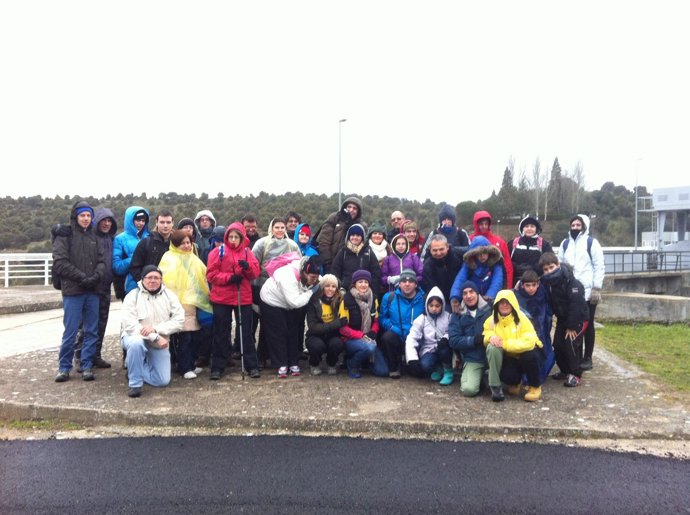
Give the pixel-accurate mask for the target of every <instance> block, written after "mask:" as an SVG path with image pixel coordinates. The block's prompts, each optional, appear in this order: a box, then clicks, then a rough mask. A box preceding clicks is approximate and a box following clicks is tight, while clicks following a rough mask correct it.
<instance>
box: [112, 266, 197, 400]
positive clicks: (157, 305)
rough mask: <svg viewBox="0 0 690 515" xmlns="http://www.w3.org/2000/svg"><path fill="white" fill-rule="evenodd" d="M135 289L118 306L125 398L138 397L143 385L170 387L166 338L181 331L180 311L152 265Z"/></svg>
mask: <svg viewBox="0 0 690 515" xmlns="http://www.w3.org/2000/svg"><path fill="white" fill-rule="evenodd" d="M141 277H142V279H141V281H139V283H138V285H137V288H135V289H133V290H132V291H130V292H129V293H128V294H127V296H126V297H125V300H124V301H123V303H122V315H121V316H122V331H121V337H120V338H121V343H122V347H123V349H125V351H126V352H127V357H126V360H127V376H128V382H129V390H128V391H127V395H129V396H130V397H139V396H140V395H141V391H142V388H143V386H144V383H147V384H149V385H151V386H167V385H168V384H169V383H170V351H169V350H168V349H169V339H170V335H171V334H173V333H177V332H179V331H181V330H182V327H183V325H184V309H183V308H182V305H181V304H180V301H179V299H178V298H177V296H176V295H175V294H174V293H173V292H172V291H170V290H168V289H167V288H166V287H165V286H164V285H163V274H162V272H161V271H160V269H159V268H158V267H156V266H154V265H147V266H145V267H144V269H143V270H142V274H141Z"/></svg>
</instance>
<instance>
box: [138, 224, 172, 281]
mask: <svg viewBox="0 0 690 515" xmlns="http://www.w3.org/2000/svg"><path fill="white" fill-rule="evenodd" d="M169 248H170V241H165V240H164V239H163V236H161V235H160V233H158V232H157V231H154V232H152V233H151V234H149V235H148V236H147V237H146V238H144V239H143V240H141V241H140V242H139V243H138V244H137V248H136V249H134V254H132V261H131V262H130V265H129V273H130V274H132V277H133V278H134V280H135V281H139V280H141V271H142V270H143V269H144V267H145V266H146V265H156V266H158V263H160V262H161V258H162V257H163V254H165V253H166V252H167V251H168V249H169Z"/></svg>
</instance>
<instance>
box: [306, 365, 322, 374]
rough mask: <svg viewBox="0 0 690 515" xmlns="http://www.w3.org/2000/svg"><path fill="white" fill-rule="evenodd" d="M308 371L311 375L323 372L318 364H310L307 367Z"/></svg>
mask: <svg viewBox="0 0 690 515" xmlns="http://www.w3.org/2000/svg"><path fill="white" fill-rule="evenodd" d="M309 371H310V372H311V375H313V376H320V375H321V373H322V372H323V370H321V367H319V366H318V365H317V366H314V365H312V366H311V367H309Z"/></svg>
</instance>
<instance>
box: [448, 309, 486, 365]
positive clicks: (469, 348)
mask: <svg viewBox="0 0 690 515" xmlns="http://www.w3.org/2000/svg"><path fill="white" fill-rule="evenodd" d="M491 313H492V309H491V305H490V304H489V303H488V302H486V301H485V300H484V299H483V298H482V297H479V302H478V303H477V311H476V312H475V316H472V315H471V314H470V311H469V310H468V309H467V306H465V303H464V302H463V303H462V306H461V311H460V313H459V314H458V313H453V314H452V315H451V317H450V324H449V325H448V344H449V345H450V347H451V349H453V350H456V351H458V352H460V354H461V355H462V360H463V361H467V362H468V363H484V364H486V350H485V347H484V343H483V342H482V343H480V344H479V345H477V342H475V336H476V335H478V334H482V333H483V331H484V321H485V320H486V319H487V318H489V317H490V316H491Z"/></svg>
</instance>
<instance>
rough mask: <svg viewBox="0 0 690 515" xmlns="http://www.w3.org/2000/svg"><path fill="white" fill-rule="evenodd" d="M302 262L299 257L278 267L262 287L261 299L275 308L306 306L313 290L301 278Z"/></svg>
mask: <svg viewBox="0 0 690 515" xmlns="http://www.w3.org/2000/svg"><path fill="white" fill-rule="evenodd" d="M303 259H304V258H303ZM302 262H303V260H300V259H297V260H295V261H292V262H291V263H288V264H287V265H285V266H281V267H280V268H278V269H277V270H276V271H275V272H274V273H273V277H269V278H268V280H267V281H266V282H265V283H264V285H263V286H262V287H261V300H263V301H264V302H265V303H266V304H268V305H269V306H273V307H274V308H283V309H298V308H301V307H304V306H306V305H307V303H308V302H309V299H311V296H312V290H311V288H310V287H308V286H305V285H303V284H302V281H300V280H299V277H300V266H301V263H302ZM317 285H318V283H317Z"/></svg>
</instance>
